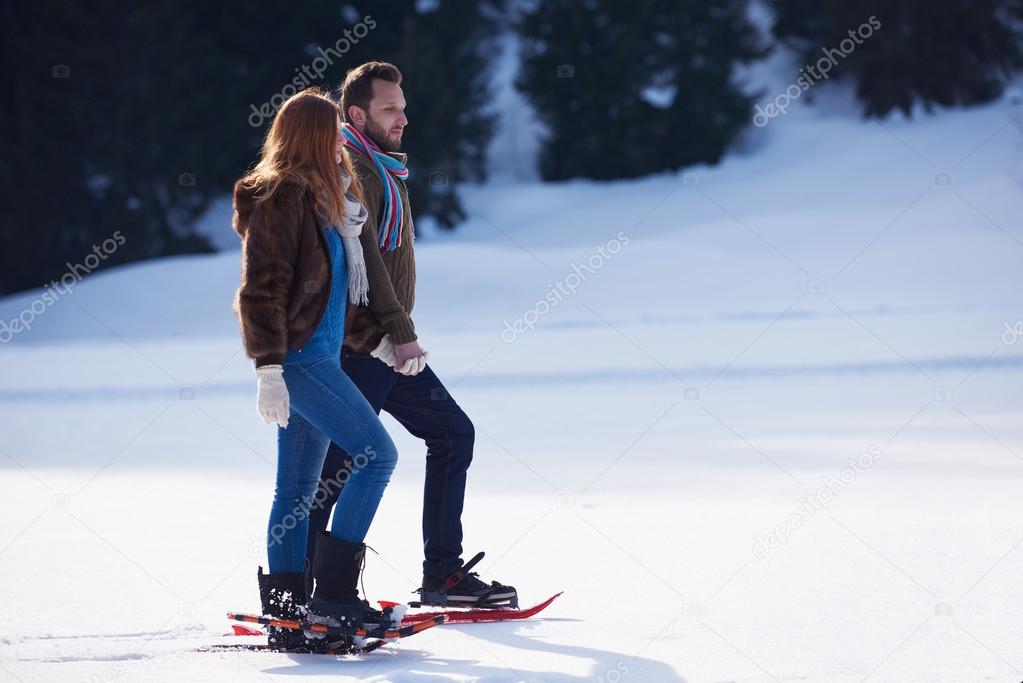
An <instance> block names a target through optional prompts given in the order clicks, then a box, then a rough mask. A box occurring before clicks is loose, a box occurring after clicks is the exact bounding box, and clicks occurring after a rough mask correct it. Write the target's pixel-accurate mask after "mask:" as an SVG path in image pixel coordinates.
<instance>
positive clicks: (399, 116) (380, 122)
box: [365, 78, 408, 152]
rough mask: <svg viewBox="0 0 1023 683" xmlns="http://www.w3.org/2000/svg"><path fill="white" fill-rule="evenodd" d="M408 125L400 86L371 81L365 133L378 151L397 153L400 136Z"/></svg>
mask: <svg viewBox="0 0 1023 683" xmlns="http://www.w3.org/2000/svg"><path fill="white" fill-rule="evenodd" d="M407 125H408V119H407V118H405V95H404V94H403V93H402V91H401V86H400V85H398V84H397V83H391V82H390V81H384V80H380V79H379V78H375V79H373V99H371V100H370V102H369V111H368V112H367V117H366V125H365V133H366V135H368V136H369V138H370V139H371V140H373V142H375V143H377V144H378V145H380V149H383V150H385V151H387V152H397V151H398V150H399V149H401V135H402V133H403V132H404V130H405V126H407Z"/></svg>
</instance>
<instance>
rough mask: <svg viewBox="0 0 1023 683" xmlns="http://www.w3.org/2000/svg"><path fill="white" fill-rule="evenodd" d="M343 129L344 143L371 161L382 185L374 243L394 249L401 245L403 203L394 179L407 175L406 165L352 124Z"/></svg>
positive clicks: (406, 176) (400, 178) (390, 249)
mask: <svg viewBox="0 0 1023 683" xmlns="http://www.w3.org/2000/svg"><path fill="white" fill-rule="evenodd" d="M342 133H344V136H345V146H347V147H350V148H351V149H354V150H355V151H356V152H358V153H359V154H361V155H363V156H364V157H366V158H367V159H369V160H370V161H372V162H373V164H374V165H375V166H376V169H377V173H379V174H380V179H381V181H382V182H383V185H384V201H383V206H382V210H381V215H380V223H379V225H378V226H377V243H378V244H379V245H380V248H381V249H386V250H387V251H394V250H395V249H397V248H398V247H399V246H400V245H401V229H402V215H403V213H402V203H401V194H400V193H399V192H398V183H397V180H405V179H407V178H408V169H407V168H405V164H403V163H401V162H400V161H398V160H397V159H395V158H394V157H392V156H390V155H389V154H387V153H386V152H384V151H383V150H382V149H380V147H379V146H378V145H377V144H376V143H375V142H373V141H372V140H370V139H369V138H368V137H367V136H365V135H364V134H362V133H360V132H359V131H358V130H357V129H356V128H355V127H354V126H351V125H349V124H347V123H346V124H344V126H343V127H342Z"/></svg>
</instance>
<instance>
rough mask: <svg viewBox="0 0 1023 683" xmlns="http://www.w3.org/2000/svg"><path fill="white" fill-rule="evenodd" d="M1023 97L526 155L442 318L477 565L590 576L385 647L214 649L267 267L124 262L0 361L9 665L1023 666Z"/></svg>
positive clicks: (404, 553) (245, 557)
mask: <svg viewBox="0 0 1023 683" xmlns="http://www.w3.org/2000/svg"><path fill="white" fill-rule="evenodd" d="M1019 113H1020V112H1019V108H1018V107H1015V106H1013V105H1012V104H1010V103H1008V102H1002V103H998V104H995V105H992V106H988V107H983V108H978V109H974V110H970V111H950V112H941V113H938V114H936V115H934V116H922V117H917V118H916V119H914V120H912V121H908V122H907V121H904V120H902V119H901V118H892V119H888V120H885V121H884V122H883V123H876V122H874V123H870V122H862V121H859V120H858V119H857V118H856V117H855V115H854V114H852V113H846V112H842V111H841V110H840V108H839V109H838V110H836V108H835V107H828V106H820V107H818V108H815V109H809V110H807V109H803V108H802V107H799V106H797V107H796V108H795V109H794V110H793V111H792V112H790V113H789V114H788V115H787V116H784V117H781V118H779V119H776V120H772V121H771V122H770V124H769V125H768V126H767V127H766V128H764V129H762V130H759V129H754V130H753V131H752V132H751V134H750V138H749V140H747V141H746V142H745V144H744V150H745V151H744V152H743V153H742V154H737V155H734V156H733V157H731V158H729V159H727V160H726V161H725V162H724V163H723V164H722V165H720V166H718V167H715V168H698V169H689V170H688V171H687V172H686V173H685V174H681V173H677V174H663V175H660V176H655V177H650V178H645V179H641V180H635V181H626V182H615V183H594V182H581V181H580V182H568V183H558V184H546V185H545V184H541V183H538V182H537V181H535V180H534V179H530V178H529V177H523V174H521V173H519V169H520V167H521V163H520V161H521V160H519V159H517V158H515V157H514V156H511V157H509V156H508V155H509V154H512V152H511V151H508V150H507V149H506V150H505V155H506V158H509V159H511V161H509V162H508V164H507V168H505V169H504V172H502V173H498V174H497V176H496V177H495V179H494V180H493V181H492V182H490V183H489V184H487V185H484V186H482V187H475V188H467V189H466V190H465V191H464V197H465V200H466V204H467V207H468V209H469V213H470V220H469V222H468V224H466V225H465V226H463V227H462V228H461V229H460V230H459V231H457V232H456V233H454V234H450V235H449V234H439V233H434V232H432V231H427V232H426V234H425V235H424V236H423V237H422V238H421V239H420V240H419V241H418V242H417V244H416V249H417V256H418V262H419V289H418V296H417V308H416V311H415V316H414V317H415V320H416V323H417V327H418V329H419V331H420V336H421V339H422V341H423V344H424V346H425V347H426V348H428V349H429V350H430V351H431V362H432V364H433V367H434V368H435V369H436V370H437V371H438V373H439V374H440V375H441V377H443V378H445V381H446V382H447V384H448V387H449V389H450V390H451V393H452V394H453V395H454V396H455V397H456V398H457V399H458V401H459V402H460V403H461V405H462V406H463V407H464V408H465V409H466V411H467V413H468V414H469V415H470V416H471V417H472V418H473V420H474V422H475V424H476V427H477V448H476V456H475V461H474V464H473V467H472V470H471V475H470V490H469V497H468V500H467V505H466V515H465V522H466V549H467V552H469V553H471V552H474V551H475V550H477V549H486V550H487V552H488V554H487V558H486V560H485V561H484V563H483V564H482V566H481V570H482V574H483V576H484V577H494V578H499V579H500V580H502V581H505V582H510V583H514V584H515V585H517V586H518V587H519V590H520V593H521V594H522V596H523V600H524V602H527V603H528V602H532V601H535V600H539V599H542V598H545V597H547V596H548V595H550V594H552V593H554V592H556V591H560V590H564V591H565V594H564V595H563V596H562V598H561V599H560V600H559V601H558V602H556V603H555V604H554V605H553V606H552V607H551V608H550V609H549V610H548V611H547V612H546V613H545V615H544V616H545V618H543V619H537V620H534V621H529V622H523V623H518V624H514V623H510V624H490V625H470V626H445V627H441V628H437V629H434V630H433V631H431V632H429V633H426V634H423V635H421V636H417V637H415V638H414V639H411V640H408V641H405V642H403V643H402V644H400V645H399V646H397V647H394V648H385V649H384V650H382V651H379V652H377V653H374V654H373V655H370V656H366V657H363V658H360V659H342V660H336V659H331V658H322V657H320V658H317V657H315V656H285V655H268V654H237V653H231V654H224V653H219V654H210V653H198V652H195V649H196V648H197V647H198V646H200V645H203V644H208V643H210V642H214V641H216V640H217V639H218V638H219V636H220V634H222V633H224V632H225V631H226V630H228V624H227V622H226V621H225V619H224V613H225V612H227V611H228V610H231V609H238V610H253V609H256V608H257V607H258V596H257V591H256V581H255V576H254V574H255V571H256V566H257V565H258V564H260V563H263V562H265V559H264V556H263V549H262V548H261V547H260V542H261V537H262V534H263V533H264V530H265V523H266V516H267V513H268V508H269V502H270V496H271V494H272V490H271V488H272V480H273V470H274V457H275V453H274V437H273V431H272V429H270V428H268V427H266V426H265V425H263V424H262V422H261V421H260V420H259V418H258V416H257V415H256V412H255V396H254V394H255V383H254V377H253V374H252V371H251V368H250V365H249V364H248V363H247V361H246V360H245V359H244V357H243V356H242V354H241V352H240V344H239V341H238V335H237V329H236V326H235V322H234V319H233V317H232V314H231V311H230V301H231V297H232V293H233V289H234V287H235V286H236V284H237V275H238V265H237V261H238V255H237V252H232V251H228V252H224V253H220V254H216V255H212V256H201V257H182V258H172V259H164V260H161V261H156V262H149V263H143V264H138V265H133V266H129V267H124V268H119V269H109V270H103V269H100V271H99V272H98V273H97V274H95V275H93V276H90V277H89V278H87V279H86V280H85V281H84V282H82V283H81V284H80V285H79V286H78V287H77V288H75V291H74V293H73V294H69V295H66V296H63V297H60V298H59V299H58V300H57V301H56V302H55V303H53V305H51V306H48V307H46V308H45V310H44V311H43V312H41V313H39V314H38V315H35V317H34V320H33V322H32V329H31V330H30V331H27V332H23V333H21V334H18V335H16V336H15V338H14V339H13V340H12V341H11V342H10V343H6V344H3V345H2V346H0V376H2V377H3V384H2V385H0V415H2V428H0V463H2V465H3V467H4V470H3V474H2V478H0V482H2V483H0V487H2V488H0V492H2V495H0V518H2V519H3V520H4V522H3V525H2V527H0V576H2V578H3V580H2V581H0V681H6V680H12V681H58V680H59V681H76V680H77V681H126V682H127V681H133V682H134V681H249V680H253V681H259V680H268V681H269V680H273V681H287V680H296V677H302V678H303V679H305V678H308V679H309V680H319V679H323V680H328V679H329V680H335V681H337V680H356V679H368V680H375V681H420V680H458V681H461V680H485V681H520V680H530V681H533V680H535V681H557V682H562V681H591V680H595V681H607V682H609V683H617V682H618V681H634V682H636V683H640V682H645V681H669V682H670V681H686V682H687V683H696V682H702V681H707V682H718V681H750V682H753V681H822V682H823V681H835V682H842V683H845V682H848V681H863V680H872V681H900V682H907V681H920V682H923V681H927V682H933V681H950V682H951V681H957V682H958V681H967V680H968V681H982V680H991V681H1007V680H1019V679H1020V677H1021V676H1023V652H1021V650H1020V647H1019V642H1020V639H1019V636H1020V632H1021V630H1020V629H1021V627H1020V624H1021V623H1023V586H1021V583H1020V581H1019V577H1020V575H1021V571H1023V547H1021V545H1023V516H1021V515H1020V505H1019V491H1020V486H1021V484H1023V420H1021V418H1023V392H1021V390H1020V387H1021V386H1023V322H1018V321H1023V304H1021V296H1020V295H1021V293H1023V268H1021V265H1023V229H1021V226H1020V221H1019V216H1020V215H1021V214H1023V195H1021V193H1023V188H1021V185H1020V184H1019V182H1018V179H1019V177H1020V175H1021V174H1020V172H1019V171H1020V163H1021V162H1020V155H1021V153H1023V145H1021V135H1020V130H1019V128H1018V127H1017V125H1016V123H1018V121H1019V118H1018V117H1019ZM506 118H507V117H506ZM530 125H531V124H530ZM410 130H411V129H410ZM509 130H510V131H511V132H508V131H507V130H506V132H505V134H503V136H502V138H501V139H500V143H501V144H502V145H504V146H505V147H506V148H507V147H508V146H511V147H512V148H514V147H515V145H516V140H517V139H518V138H519V137H521V131H517V129H509ZM534 153H535V149H530V150H526V151H525V152H523V154H525V155H526V156H528V155H531V154H534ZM609 155H611V156H612V157H613V150H610V151H609ZM609 158H610V157H609ZM526 175H528V174H526ZM208 221H209V223H210V224H211V225H213V226H217V225H219V226H220V228H219V229H222V230H227V229H228V228H227V225H226V216H225V215H224V214H223V207H221V211H220V214H217V213H216V212H214V214H212V215H211V217H210V218H209V219H208ZM83 256H84V255H83ZM39 295H40V293H39V292H30V293H26V294H24V295H20V296H15V297H9V298H7V299H5V300H2V301H0V320H3V321H10V320H11V319H12V318H15V317H16V316H18V315H19V314H20V313H21V312H22V311H23V310H24V309H26V307H30V306H31V304H32V302H33V300H34V299H36V298H37V297H38V296H39ZM516 321H521V322H520V323H518V324H519V327H518V331H516V324H517V323H516ZM385 421H386V424H387V426H388V428H389V429H390V431H391V433H392V434H393V435H394V436H395V438H396V441H397V443H398V445H399V448H400V452H401V461H400V463H399V466H398V471H397V473H396V476H395V479H394V482H393V484H392V486H391V488H390V489H389V491H388V493H387V495H386V497H385V500H384V503H383V505H382V507H381V510H380V514H379V517H378V519H377V521H376V522H375V524H374V526H373V528H372V529H371V531H370V537H369V539H368V542H369V543H370V544H371V545H372V546H373V547H374V548H375V549H376V550H377V552H378V553H379V554H378V555H371V556H370V559H369V563H368V568H367V573H366V588H367V590H368V591H369V593H370V596H371V597H372V598H386V599H396V600H401V599H403V598H406V597H408V595H409V593H408V592H409V591H410V590H411V589H412V588H413V587H414V586H415V585H416V584H417V581H418V575H417V570H418V567H419V562H420V552H421V550H420V539H419V520H418V517H419V511H420V503H421V490H420V489H421V481H422V470H423V455H424V447H423V445H422V444H421V443H419V442H417V441H415V440H414V439H413V438H411V437H410V436H409V435H407V434H406V433H404V432H403V431H402V430H401V429H400V428H399V427H398V426H397V425H396V423H394V422H393V421H392V420H391V419H390V418H387V417H385ZM850 461H852V464H850ZM782 537H784V538H783V540H782Z"/></svg>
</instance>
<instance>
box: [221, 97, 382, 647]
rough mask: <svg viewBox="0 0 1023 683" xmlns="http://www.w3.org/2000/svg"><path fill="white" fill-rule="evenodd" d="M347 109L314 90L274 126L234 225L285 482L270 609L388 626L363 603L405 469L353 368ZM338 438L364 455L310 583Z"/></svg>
mask: <svg viewBox="0 0 1023 683" xmlns="http://www.w3.org/2000/svg"><path fill="white" fill-rule="evenodd" d="M340 126H341V120H340V118H339V116H338V109H337V106H336V105H335V104H334V103H333V102H332V101H331V100H330V99H329V97H327V95H326V94H324V93H323V92H321V91H318V90H305V91H303V92H301V93H299V94H298V95H295V96H294V97H292V98H291V99H289V100H288V101H287V102H285V104H284V106H283V107H282V108H281V110H280V111H279V112H278V114H277V116H276V117H275V118H274V121H273V123H272V125H271V126H270V131H269V132H268V133H267V136H266V140H265V142H264V143H263V149H262V152H261V154H260V159H259V162H258V163H257V164H256V166H255V168H254V169H253V170H252V171H251V172H249V173H248V174H246V175H245V176H244V177H242V178H241V179H240V180H239V181H238V182H237V183H236V184H235V188H234V208H235V213H234V217H233V225H234V229H235V231H236V232H237V233H238V234H239V235H240V236H241V238H242V274H241V286H240V287H239V289H238V295H237V298H236V300H235V311H236V313H237V315H238V318H239V320H240V323H241V332H242V341H243V344H244V347H245V351H246V353H247V355H248V356H249V357H250V358H252V359H253V360H254V361H255V365H256V375H257V376H258V388H257V403H258V408H259V413H260V415H261V416H262V417H263V419H264V421H265V422H267V423H273V422H276V423H277V424H278V425H279V427H278V430H277V482H276V490H275V492H274V501H273V507H272V509H271V512H270V525H269V528H268V532H267V555H268V560H269V565H270V573H269V574H263V569H262V567H260V569H259V574H258V578H259V587H260V597H261V599H262V601H263V612H264V613H267V614H273V615H274V616H278V617H282V618H296V617H298V616H304V614H305V609H306V607H305V605H306V602H307V598H308V613H309V615H310V617H311V618H316V617H325V618H329V619H335V620H337V621H338V622H340V623H342V624H354V625H362V624H366V625H367V626H372V625H376V624H377V623H383V622H384V620H385V618H384V616H383V615H382V614H381V613H380V612H376V611H375V610H372V609H370V608H369V606H368V603H365V602H363V601H362V600H361V599H360V597H359V591H358V586H357V584H358V579H359V574H360V571H361V566H362V562H363V559H364V553H365V545H364V544H363V540H364V539H365V537H366V532H367V530H368V529H369V525H370V522H372V520H373V516H374V514H375V513H376V510H377V506H378V504H379V502H380V498H381V496H382V495H383V492H384V488H385V487H386V486H387V482H388V481H389V479H390V476H391V472H392V471H393V470H394V466H395V463H396V462H397V457H398V456H397V451H396V449H395V447H394V444H393V443H392V441H391V439H390V437H389V436H388V434H387V432H386V430H385V429H384V427H383V425H382V424H381V423H380V419H379V418H378V417H377V415H376V413H375V412H374V411H373V409H372V408H371V407H370V405H369V403H367V402H366V399H365V398H363V396H362V394H361V393H360V392H359V390H358V389H357V388H356V387H355V385H354V384H352V382H351V380H349V379H348V377H347V376H346V375H345V374H344V373H343V372H342V371H341V366H340V351H341V342H342V337H343V331H344V316H345V309H346V307H347V304H348V301H349V299H350V300H351V301H352V302H354V303H365V302H366V301H367V289H368V285H367V282H368V280H367V277H366V269H365V264H364V262H363V259H362V249H361V247H360V244H359V233H360V232H361V230H362V225H363V223H364V222H365V220H366V209H365V207H364V206H363V205H362V204H361V202H360V201H359V197H360V187H359V184H358V181H357V180H355V179H353V174H352V167H351V164H350V162H349V160H348V158H347V156H346V152H345V151H344V146H343V142H344V138H343V137H342V136H341V135H340V132H339V130H340ZM331 441H334V442H335V443H338V444H340V445H341V446H342V447H343V448H344V449H345V450H346V451H348V452H349V453H355V454H360V455H361V456H362V457H361V458H358V457H357V458H356V463H355V467H354V468H353V470H352V471H351V472H350V473H349V476H348V477H347V478H346V479H347V481H346V482H344V488H343V490H342V493H341V497H340V499H339V500H338V503H337V508H336V510H335V513H334V522H333V525H332V527H331V529H330V532H329V533H322V534H320V535H319V536H318V537H317V539H316V547H315V550H314V554H313V561H312V567H311V572H312V576H313V579H314V581H315V588H314V590H313V592H312V595H311V596H307V595H306V589H305V583H304V581H303V570H304V567H303V565H304V558H305V555H306V543H307V540H306V535H307V532H308V524H309V522H308V515H309V511H310V509H311V508H312V507H313V506H314V505H315V504H316V503H315V501H314V493H315V491H316V488H317V485H318V483H319V476H320V470H321V467H322V465H323V459H324V456H325V454H326V451H327V446H328V445H329V444H330V442H331ZM269 640H270V645H271V647H275V648H278V649H292V648H301V647H304V646H305V643H304V638H303V637H302V633H301V632H299V631H290V630H286V629H280V630H277V631H275V632H271V633H270V636H269Z"/></svg>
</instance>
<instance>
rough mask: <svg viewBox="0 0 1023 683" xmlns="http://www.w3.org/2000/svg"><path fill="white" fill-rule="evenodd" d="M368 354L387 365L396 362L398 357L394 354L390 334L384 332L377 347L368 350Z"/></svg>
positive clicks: (392, 364)
mask: <svg viewBox="0 0 1023 683" xmlns="http://www.w3.org/2000/svg"><path fill="white" fill-rule="evenodd" d="M369 355H371V356H373V357H374V358H376V359H378V360H380V361H381V362H383V363H384V364H385V365H387V366H389V367H392V368H393V367H394V366H395V365H397V364H398V357H397V356H395V355H394V344H392V343H391V335H389V334H385V335H384V338H383V339H381V340H380V343H379V344H377V347H376V348H375V349H373V350H372V351H370V352H369Z"/></svg>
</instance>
